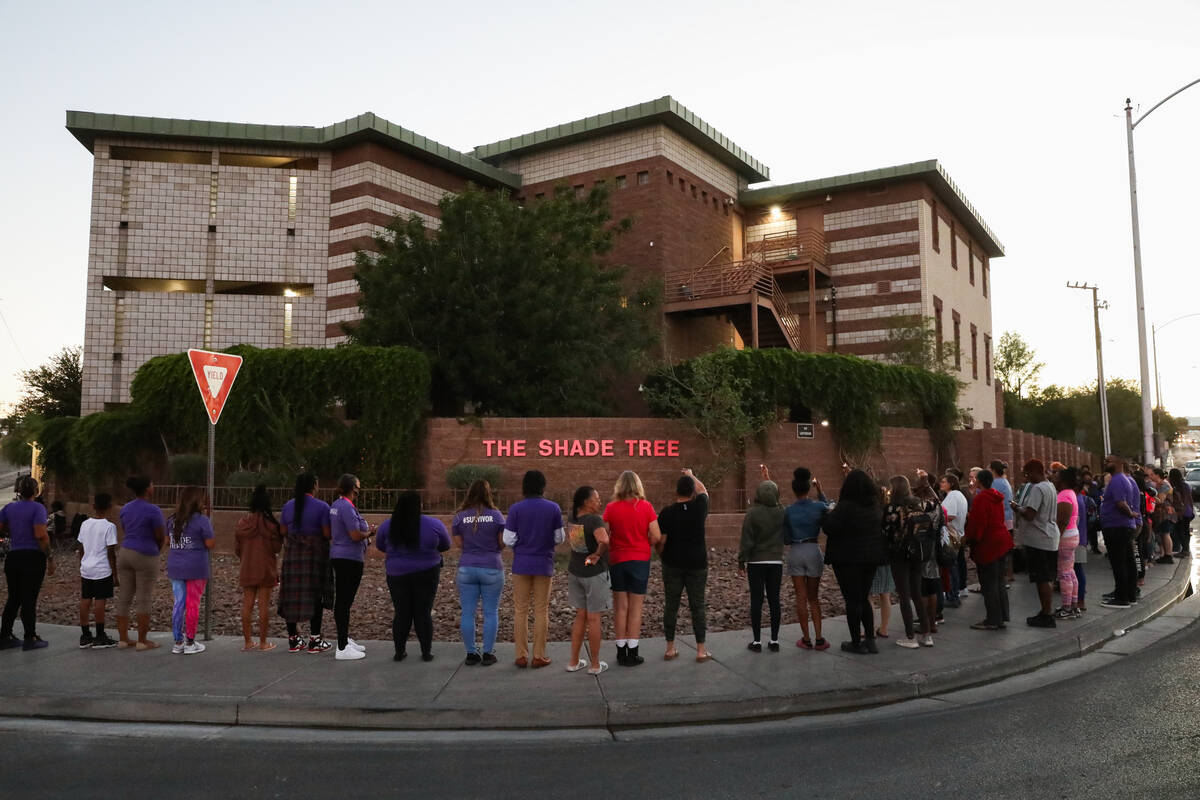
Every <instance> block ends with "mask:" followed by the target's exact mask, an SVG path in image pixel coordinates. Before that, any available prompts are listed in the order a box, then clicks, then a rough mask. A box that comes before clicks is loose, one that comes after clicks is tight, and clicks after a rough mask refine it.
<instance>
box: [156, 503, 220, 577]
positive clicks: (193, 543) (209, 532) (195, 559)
mask: <svg viewBox="0 0 1200 800" xmlns="http://www.w3.org/2000/svg"><path fill="white" fill-rule="evenodd" d="M211 538H213V527H212V522H211V521H209V519H208V517H206V516H204V515H203V514H201V513H199V512H197V513H195V514H192V516H191V517H190V518H189V519H188V521H187V524H186V525H184V526H183V530H182V531H180V533H179V540H178V541H176V537H175V516H174V515H172V516H171V518H170V519H168V520H167V546H168V547H169V548H170V549H169V550H167V577H168V578H170V579H171V580H173V581H196V580H207V579H208V547H207V546H205V544H204V542H205V540H207V539H211Z"/></svg>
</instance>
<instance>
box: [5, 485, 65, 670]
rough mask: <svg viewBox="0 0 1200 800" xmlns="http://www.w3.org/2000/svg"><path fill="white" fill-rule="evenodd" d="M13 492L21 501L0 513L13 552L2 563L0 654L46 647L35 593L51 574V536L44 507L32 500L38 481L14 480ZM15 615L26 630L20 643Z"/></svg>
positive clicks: (36, 593) (52, 571) (52, 566)
mask: <svg viewBox="0 0 1200 800" xmlns="http://www.w3.org/2000/svg"><path fill="white" fill-rule="evenodd" d="M16 489H17V496H18V497H19V498H21V499H20V500H16V501H14V502H12V503H9V504H8V505H6V506H5V507H4V508H2V509H0V533H2V534H5V535H7V536H8V537H9V538H10V539H11V540H12V548H11V550H10V551H9V554H8V556H7V557H6V558H5V559H4V578H5V580H7V581H8V600H7V602H5V604H4V617H3V625H0V650H6V649H8V648H10V647H16V646H17V645H21V649H22V650H38V649H40V648H43V647H45V646H46V642H45V641H43V640H42V638H41V637H40V636H38V635H37V599H38V593H39V592H41V590H42V581H43V580H44V579H45V577H46V575H47V574H49V575H53V574H54V561H53V560H52V559H51V557H50V536H49V534H47V533H46V507H45V506H44V505H42V504H41V503H39V502H37V501H36V500H34V499H33V498H34V497H36V496H37V491H38V484H37V481H35V480H34V479H33V478H32V477H31V476H29V475H22V476H21V477H20V478H18V479H17V486H16ZM18 613H20V615H21V625H22V626H23V627H24V628H25V639H24V641H23V642H22V641H21V640H20V639H17V638H16V637H15V636H13V623H14V622H16V619H17V614H18Z"/></svg>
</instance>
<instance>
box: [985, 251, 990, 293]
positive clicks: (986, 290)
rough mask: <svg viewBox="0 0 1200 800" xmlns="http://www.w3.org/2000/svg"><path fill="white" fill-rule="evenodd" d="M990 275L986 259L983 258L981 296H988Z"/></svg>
mask: <svg viewBox="0 0 1200 800" xmlns="http://www.w3.org/2000/svg"><path fill="white" fill-rule="evenodd" d="M990 274H991V267H989V266H988V257H987V256H984V257H983V296H984V297H987V296H988V278H989V277H990Z"/></svg>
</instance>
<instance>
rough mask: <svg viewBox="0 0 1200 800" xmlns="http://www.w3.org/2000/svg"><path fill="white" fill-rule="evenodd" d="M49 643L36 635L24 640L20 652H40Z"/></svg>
mask: <svg viewBox="0 0 1200 800" xmlns="http://www.w3.org/2000/svg"><path fill="white" fill-rule="evenodd" d="M49 646H50V643H49V642H47V641H46V640H45V639H43V638H42V637H40V636H38V635H37V634H36V633H35V634H34V635H33V636H32V637H31V638H29V639H26V640H25V641H24V642H23V643H22V644H21V649H22V650H41V649H42V648H43V647H49Z"/></svg>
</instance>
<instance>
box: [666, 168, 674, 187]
mask: <svg viewBox="0 0 1200 800" xmlns="http://www.w3.org/2000/svg"><path fill="white" fill-rule="evenodd" d="M674 180H675V176H674V175H672V174H671V170H667V186H670V185H671V183H672V182H674Z"/></svg>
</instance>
